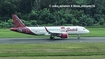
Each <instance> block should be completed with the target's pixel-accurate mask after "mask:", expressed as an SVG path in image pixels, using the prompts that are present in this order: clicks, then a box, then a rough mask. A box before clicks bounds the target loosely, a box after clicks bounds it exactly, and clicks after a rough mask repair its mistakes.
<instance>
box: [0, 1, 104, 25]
mask: <svg viewBox="0 0 105 59" xmlns="http://www.w3.org/2000/svg"><path fill="white" fill-rule="evenodd" d="M104 3H105V0H0V27H12V26H13V21H12V20H11V15H12V14H17V15H18V16H19V18H21V19H22V21H23V22H24V23H25V24H26V25H27V26H35V24H39V25H46V26H47V25H49V26H51V25H52V26H59V25H68V26H69V25H80V26H103V27H104V26H105V4H104ZM54 5H55V6H56V5H57V6H60V5H62V6H63V5H69V6H71V5H77V6H78V5H94V7H52V6H54Z"/></svg>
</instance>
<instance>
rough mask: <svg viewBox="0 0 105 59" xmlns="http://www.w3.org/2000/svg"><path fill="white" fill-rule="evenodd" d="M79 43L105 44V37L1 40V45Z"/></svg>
mask: <svg viewBox="0 0 105 59" xmlns="http://www.w3.org/2000/svg"><path fill="white" fill-rule="evenodd" d="M77 42H105V37H81V38H80V39H77V37H70V38H67V39H60V38H56V39H53V40H51V39H48V38H0V44H43V43H77Z"/></svg>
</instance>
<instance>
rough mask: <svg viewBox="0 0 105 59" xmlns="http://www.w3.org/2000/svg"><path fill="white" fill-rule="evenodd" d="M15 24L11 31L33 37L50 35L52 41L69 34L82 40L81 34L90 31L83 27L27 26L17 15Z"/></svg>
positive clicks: (66, 36)
mask: <svg viewBox="0 0 105 59" xmlns="http://www.w3.org/2000/svg"><path fill="white" fill-rule="evenodd" d="M12 19H13V22H14V27H13V28H10V30H11V31H16V32H20V33H25V34H33V35H49V36H50V39H55V37H60V38H63V39H65V38H68V35H69V34H74V35H77V36H78V39H80V35H81V34H87V33H89V32H90V31H89V30H88V29H86V28H85V27H82V26H42V27H40V26H34V27H28V26H26V25H25V24H24V23H23V22H22V21H21V20H20V19H19V17H18V16H17V15H16V14H13V15H12Z"/></svg>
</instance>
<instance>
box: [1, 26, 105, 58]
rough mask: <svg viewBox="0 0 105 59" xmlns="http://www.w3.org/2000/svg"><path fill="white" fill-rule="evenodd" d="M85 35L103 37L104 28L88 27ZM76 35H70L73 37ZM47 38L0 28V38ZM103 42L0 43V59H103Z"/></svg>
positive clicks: (104, 52)
mask: <svg viewBox="0 0 105 59" xmlns="http://www.w3.org/2000/svg"><path fill="white" fill-rule="evenodd" d="M88 29H89V30H90V33H89V34H86V35H81V36H83V37H84V36H86V37H92V36H94V37H105V31H104V30H105V28H88ZM73 36H76V35H70V37H73ZM42 37H43V38H49V36H34V35H27V34H22V33H17V32H12V31H10V30H9V29H0V38H42ZM104 55H105V43H104V42H103V43H83V42H80V43H54V44H51V43H46V44H0V59H104V58H105V56H104Z"/></svg>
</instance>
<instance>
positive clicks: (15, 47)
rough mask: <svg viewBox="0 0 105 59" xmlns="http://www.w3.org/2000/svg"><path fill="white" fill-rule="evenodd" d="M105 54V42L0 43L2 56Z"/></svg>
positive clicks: (0, 55) (0, 54)
mask: <svg viewBox="0 0 105 59" xmlns="http://www.w3.org/2000/svg"><path fill="white" fill-rule="evenodd" d="M93 55H94V56H96V55H105V43H59V44H57V43H56V44H8V45H7V44H0V57H24V56H27V57H35V56H36V57H39V56H42V57H43V56H93Z"/></svg>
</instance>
